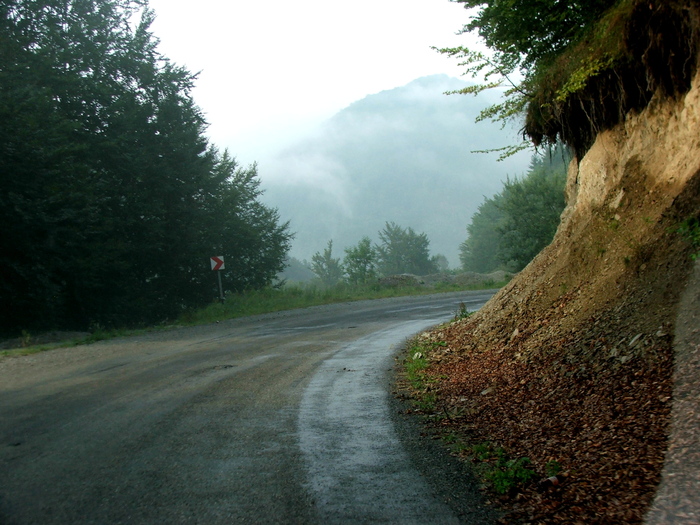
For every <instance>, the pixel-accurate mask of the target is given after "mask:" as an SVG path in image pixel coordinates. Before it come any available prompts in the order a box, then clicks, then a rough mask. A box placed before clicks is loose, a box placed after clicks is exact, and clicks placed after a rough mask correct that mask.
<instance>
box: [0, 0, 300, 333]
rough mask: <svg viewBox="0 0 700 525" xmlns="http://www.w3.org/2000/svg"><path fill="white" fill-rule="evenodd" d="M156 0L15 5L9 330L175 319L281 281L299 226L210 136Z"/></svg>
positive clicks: (4, 184) (6, 18)
mask: <svg viewBox="0 0 700 525" xmlns="http://www.w3.org/2000/svg"><path fill="white" fill-rule="evenodd" d="M153 18H154V15H153V13H152V12H151V11H150V10H149V9H148V8H147V2H146V1H143V0H11V1H7V2H3V3H2V5H0V44H1V45H0V122H2V126H0V221H1V223H2V224H3V228H0V304H1V305H2V306H0V330H5V331H13V330H14V331H17V330H19V329H22V328H31V329H35V328H36V329H47V328H81V329H85V328H88V327H89V326H90V325H97V324H100V325H103V326H108V325H129V324H143V323H152V322H157V321H162V320H164V319H167V318H172V317H175V316H177V315H179V314H180V313H181V312H182V311H183V310H185V309H187V308H192V307H197V306H201V305H203V304H206V303H207V302H209V301H211V299H212V298H213V297H215V295H216V294H215V292H214V289H215V287H216V277H215V276H214V275H213V272H211V270H210V267H209V257H210V256H213V255H224V256H226V268H227V270H226V272H225V273H224V276H223V277H224V285H225V287H226V289H227V290H232V291H238V290H243V289H246V288H257V287H261V286H265V285H266V284H269V283H270V282H272V280H273V279H274V277H275V275H276V273H277V272H278V271H279V270H281V269H282V267H283V264H284V258H285V256H286V252H287V250H288V248H289V242H290V239H291V235H290V234H289V232H288V226H287V225H286V224H281V223H280V221H279V216H278V214H277V212H276V210H273V209H270V208H267V207H265V206H264V205H262V204H261V203H260V202H259V201H258V197H259V196H260V193H261V192H260V189H259V182H258V179H257V168H256V167H255V166H251V167H249V168H247V169H242V168H240V167H239V166H238V165H237V164H236V162H235V160H234V159H233V158H231V157H230V156H229V155H228V153H227V152H223V153H221V152H219V151H218V150H217V149H216V148H215V147H213V146H212V145H210V144H209V143H208V140H207V138H206V136H205V131H206V126H207V125H206V122H205V120H204V117H203V115H202V113H201V111H200V110H199V108H198V107H197V106H196V104H195V103H194V101H193V100H192V97H191V96H190V91H191V89H192V86H193V84H194V81H195V76H194V75H192V74H191V73H189V72H188V71H187V70H186V69H184V68H181V67H177V66H174V65H173V64H171V63H170V62H169V61H168V60H167V59H166V58H165V57H163V56H161V55H160V54H159V53H158V51H157V44H158V41H157V39H155V38H154V37H153V35H152V34H151V32H150V29H149V28H150V25H151V23H152V21H153Z"/></svg>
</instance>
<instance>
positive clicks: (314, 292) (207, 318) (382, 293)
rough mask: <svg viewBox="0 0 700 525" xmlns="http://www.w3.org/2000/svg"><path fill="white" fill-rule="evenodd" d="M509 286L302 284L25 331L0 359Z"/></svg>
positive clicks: (489, 284) (498, 284)
mask: <svg viewBox="0 0 700 525" xmlns="http://www.w3.org/2000/svg"><path fill="white" fill-rule="evenodd" d="M505 284H506V283H505V282H504V283H493V282H486V283H482V284H481V285H470V286H459V285H456V284H445V283H440V284H439V285H438V286H435V287H434V288H432V287H427V286H420V285H416V286H380V285H379V284H368V285H364V286H350V285H347V284H340V285H338V286H335V287H332V288H325V287H322V286H316V285H301V284H296V285H287V286H284V287H270V288H265V289H262V290H252V291H248V292H244V293H236V294H227V298H226V301H225V302H223V303H221V302H215V303H212V304H210V305H208V306H206V307H204V308H201V309H198V310H190V311H187V312H185V313H183V314H182V315H181V316H180V318H179V319H177V320H176V321H175V322H169V323H164V324H162V325H158V326H152V327H146V328H138V329H129V328H105V327H102V326H100V325H95V326H92V327H91V330H90V334H89V335H87V336H84V337H77V338H73V339H69V340H65V341H60V342H55V343H47V344H42V343H39V342H38V339H39V338H38V337H35V336H33V334H30V333H29V332H28V331H26V330H23V331H22V332H21V337H20V340H19V342H18V343H17V346H16V347H15V348H10V349H5V350H0V357H18V356H23V355H31V354H36V353H39V352H44V351H46V350H52V349H54V348H66V347H71V346H78V345H84V344H91V343H96V342H98V341H104V340H107V339H114V338H116V337H124V336H129V335H136V334H141V333H144V332H149V331H156V330H167V329H171V328H174V327H178V326H195V325H201V324H209V323H215V322H217V321H224V320H226V319H233V318H237V317H246V316H250V315H258V314H265V313H273V312H279V311H282V310H294V309H298V308H308V307H311V306H320V305H324V304H333V303H342V302H351V301H361V300H370V299H383V298H389V297H406V296H416V295H429V294H434V293H444V292H458V291H470V290H488V289H493V288H500V287H501V286H504V285H505ZM465 310H466V308H465Z"/></svg>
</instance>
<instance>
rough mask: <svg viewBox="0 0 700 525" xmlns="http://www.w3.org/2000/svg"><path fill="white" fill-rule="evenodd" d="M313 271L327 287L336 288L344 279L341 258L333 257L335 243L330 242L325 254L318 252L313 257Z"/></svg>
mask: <svg viewBox="0 0 700 525" xmlns="http://www.w3.org/2000/svg"><path fill="white" fill-rule="evenodd" d="M311 270H313V272H314V273H315V274H316V275H317V276H318V278H319V279H321V282H322V283H323V284H324V285H325V286H328V287H330V286H335V285H336V284H338V283H339V282H340V281H341V280H342V279H343V274H344V269H343V265H342V264H341V262H340V259H339V258H334V257H333V241H332V240H330V241H328V246H326V248H325V249H324V250H323V253H321V252H316V253H315V254H314V255H313V256H312V257H311Z"/></svg>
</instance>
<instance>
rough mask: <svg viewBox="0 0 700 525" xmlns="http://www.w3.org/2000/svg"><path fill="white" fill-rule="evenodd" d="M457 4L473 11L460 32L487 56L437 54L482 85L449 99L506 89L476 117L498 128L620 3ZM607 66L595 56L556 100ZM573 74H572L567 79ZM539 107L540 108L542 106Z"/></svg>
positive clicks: (510, 149) (482, 0) (483, 0)
mask: <svg viewBox="0 0 700 525" xmlns="http://www.w3.org/2000/svg"><path fill="white" fill-rule="evenodd" d="M455 1H457V2H458V3H461V4H464V7H465V8H467V9H470V10H471V11H470V14H471V15H472V16H471V20H470V22H469V23H467V24H466V25H464V27H463V29H462V32H463V33H468V32H474V33H476V34H477V35H479V36H480V37H481V38H482V39H483V42H484V43H485V44H486V46H488V48H489V49H490V51H491V52H490V53H489V54H486V53H482V52H479V51H475V50H472V49H469V48H465V47H461V46H460V47H456V48H442V49H438V51H439V52H440V53H443V54H445V55H447V56H449V57H454V58H456V59H458V60H460V65H461V66H464V67H465V74H466V75H471V76H472V78H476V77H480V78H481V79H483V81H482V82H481V83H479V84H476V85H474V86H470V87H469V88H466V89H463V90H459V91H454V92H452V93H460V94H478V93H480V92H482V91H484V90H486V89H491V88H494V87H502V86H505V87H506V91H505V93H504V101H503V102H501V103H499V104H495V105H493V106H490V107H489V108H487V109H486V110H484V111H483V112H482V114H481V116H480V117H479V118H480V119H485V118H489V119H493V120H497V121H502V122H505V121H507V120H511V119H513V118H519V117H521V116H522V115H523V114H524V113H525V111H526V110H527V109H528V107H529V106H531V105H532V103H533V99H534V93H535V92H537V91H540V90H541V88H542V82H543V78H544V77H545V73H546V72H548V70H549V69H550V68H551V67H552V65H553V64H554V62H555V60H556V59H557V58H558V57H559V56H561V55H562V54H563V53H564V52H565V51H566V50H567V49H569V48H571V47H572V46H575V45H576V44H577V43H579V42H581V41H582V40H583V39H584V38H585V37H586V36H588V35H589V34H590V33H591V32H592V31H593V28H594V27H595V23H596V21H598V20H599V19H600V17H601V16H602V15H603V13H605V11H606V10H608V9H609V8H611V7H612V6H614V5H615V4H616V3H618V2H617V0H573V1H570V2H560V1H558V0H536V1H531V0H511V1H507V2H499V1H493V0H455ZM474 10H475V11H474ZM610 60H611V59H610V55H608V56H607V57H603V56H602V55H601V56H595V57H594V59H593V60H589V61H586V60H585V59H584V60H583V62H582V65H581V66H579V65H575V66H574V69H573V70H567V71H566V72H565V73H564V82H562V84H563V83H566V86H565V89H564V90H562V91H561V92H559V93H558V94H559V95H561V96H563V97H566V95H567V94H568V93H571V92H573V91H576V90H579V89H581V88H582V86H584V85H585V84H586V82H587V81H588V79H589V78H590V77H592V76H594V75H596V74H598V73H599V72H600V70H601V69H602V68H605V67H607V66H609V65H610ZM572 72H575V73H576V74H575V75H573V76H572V77H571V78H570V79H569V76H568V75H571V73H572ZM567 80H568V82H567ZM554 96H555V97H556V94H555V95H554ZM537 103H538V104H540V105H541V104H544V103H546V101H545V100H538V101H537ZM524 147H526V143H523V144H517V145H514V146H507V147H506V148H502V149H501V151H502V157H504V156H508V155H510V154H512V153H514V152H516V151H519V150H521V149H523V148H524Z"/></svg>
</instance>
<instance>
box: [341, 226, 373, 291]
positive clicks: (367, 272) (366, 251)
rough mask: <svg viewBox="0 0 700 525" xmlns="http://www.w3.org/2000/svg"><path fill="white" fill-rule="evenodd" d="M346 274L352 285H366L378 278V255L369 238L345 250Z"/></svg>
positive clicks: (364, 238)
mask: <svg viewBox="0 0 700 525" xmlns="http://www.w3.org/2000/svg"><path fill="white" fill-rule="evenodd" d="M343 262H344V265H345V272H346V274H347V280H348V282H349V283H350V284H364V283H367V282H370V281H373V280H374V279H376V277H377V254H376V252H375V250H374V248H373V247H372V241H370V239H369V237H363V238H362V239H361V240H360V242H358V243H357V246H353V247H350V248H346V249H345V259H344V261H343Z"/></svg>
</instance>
